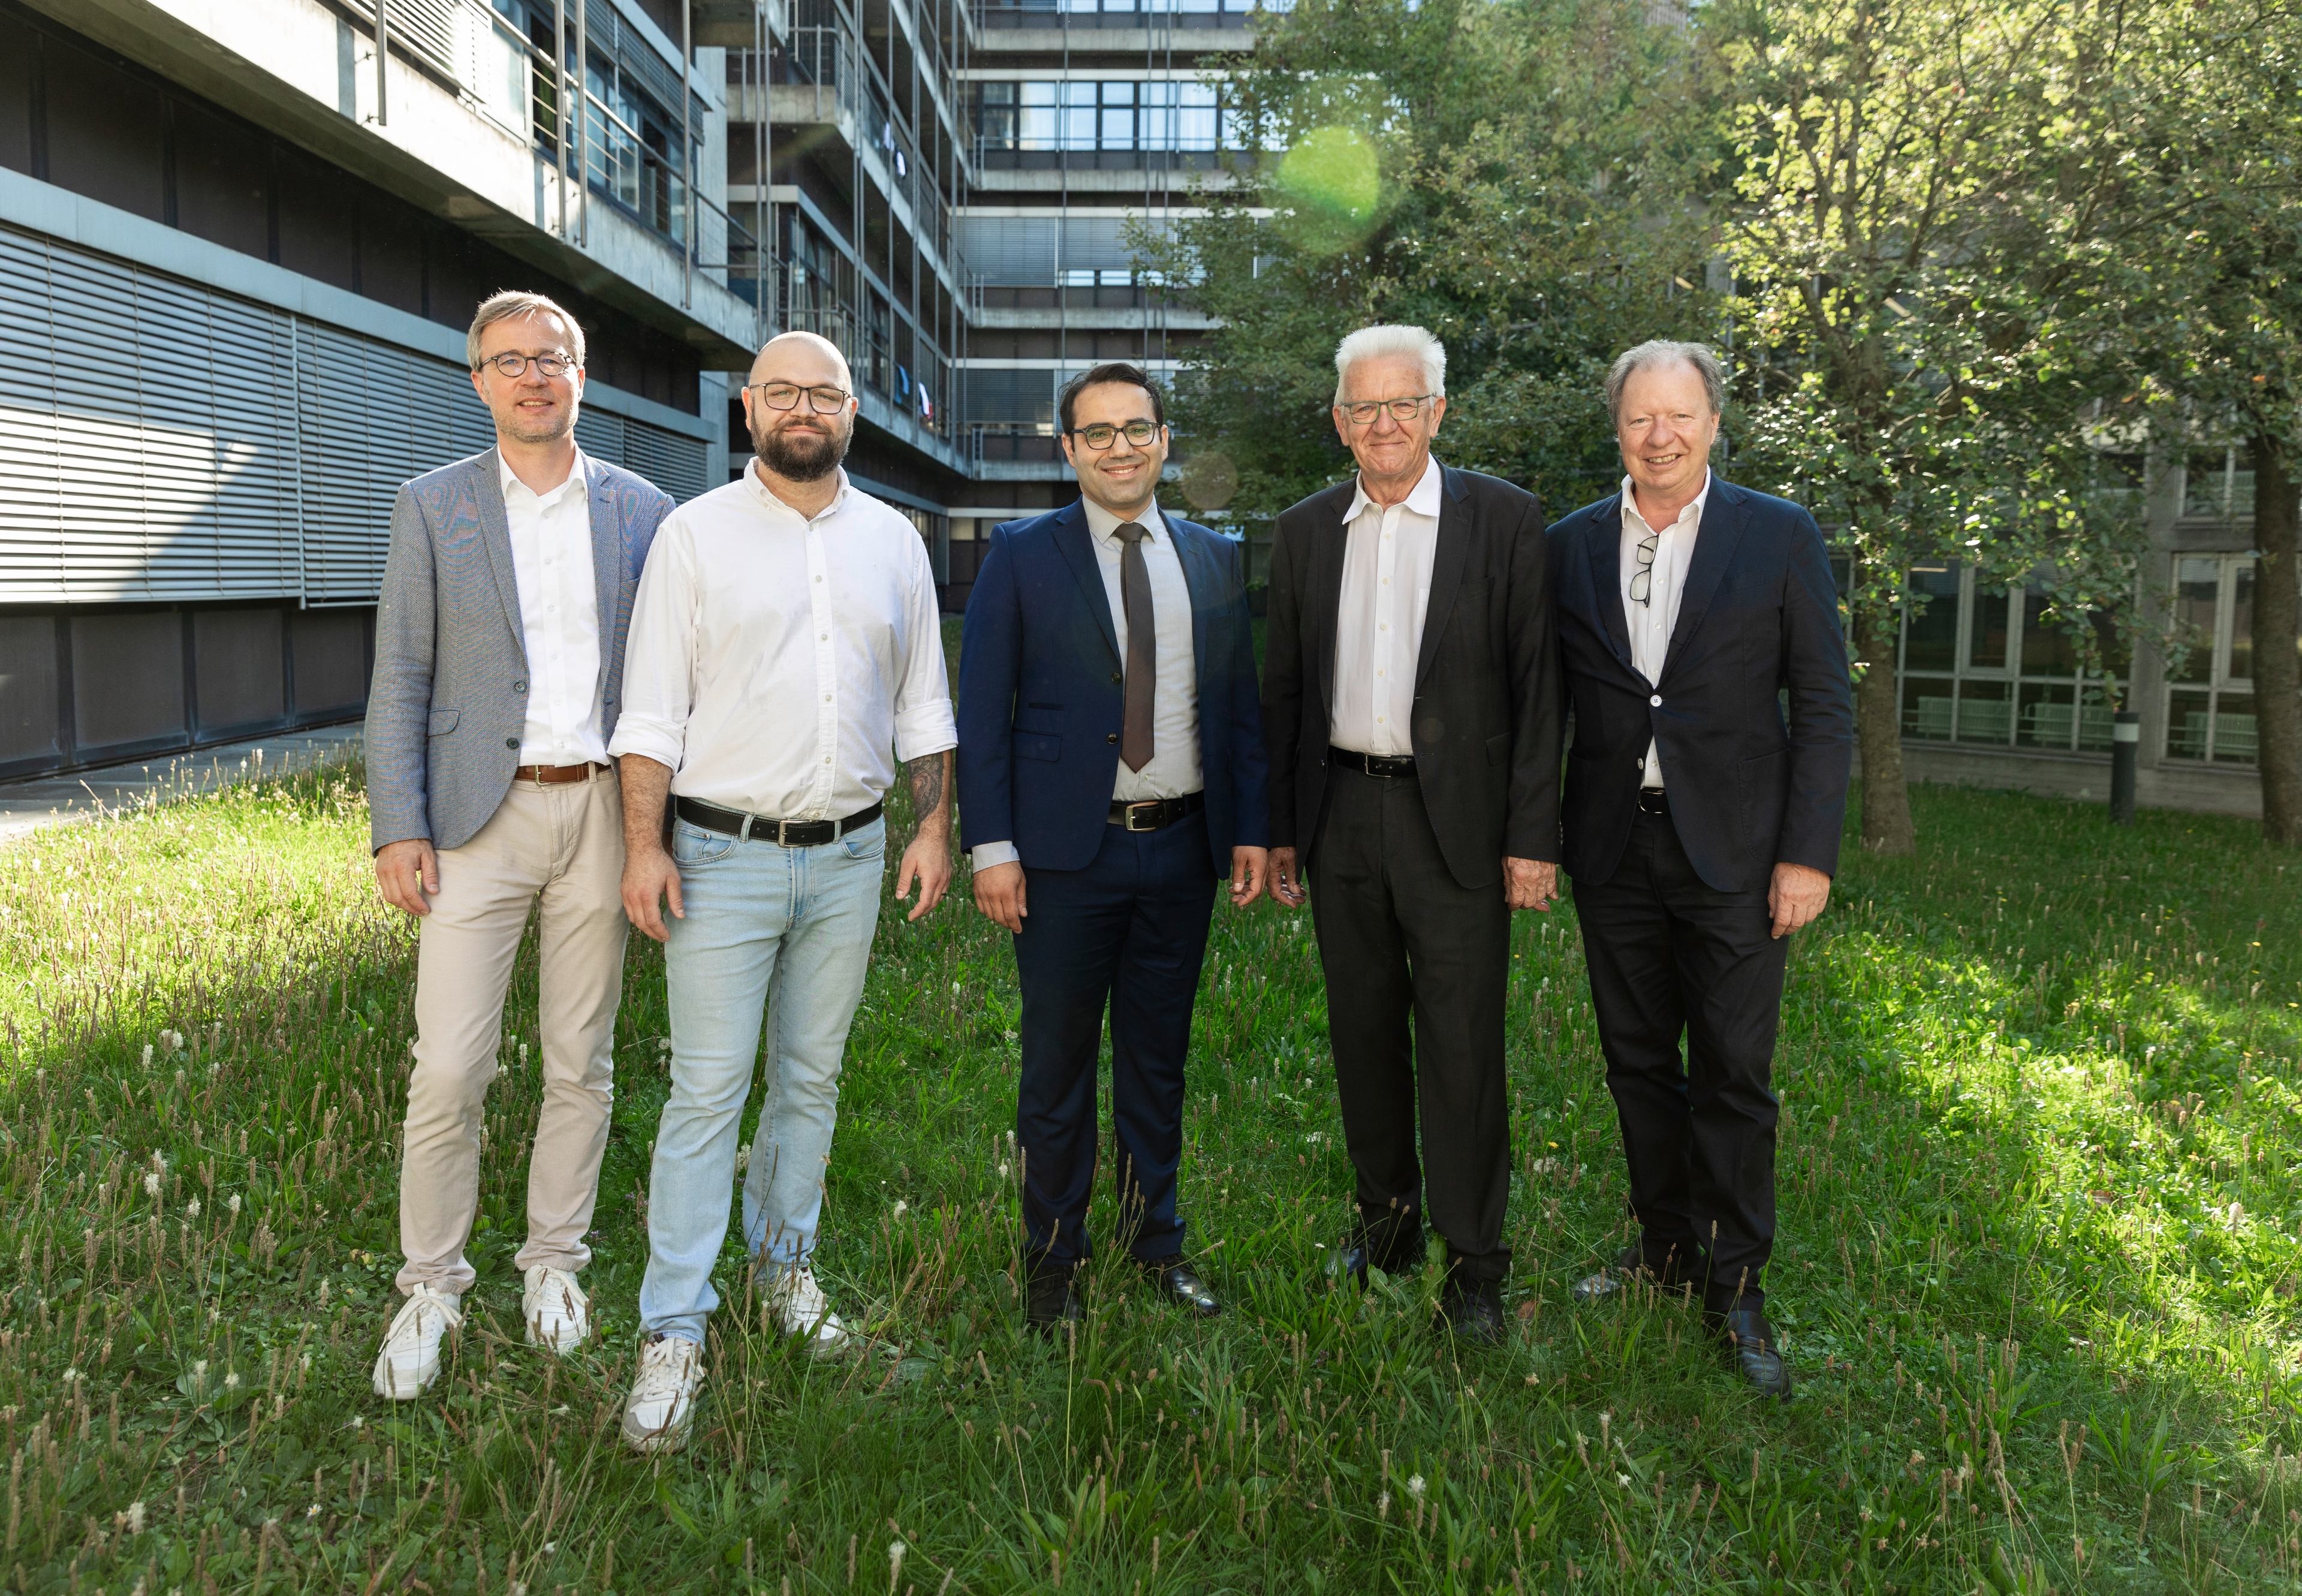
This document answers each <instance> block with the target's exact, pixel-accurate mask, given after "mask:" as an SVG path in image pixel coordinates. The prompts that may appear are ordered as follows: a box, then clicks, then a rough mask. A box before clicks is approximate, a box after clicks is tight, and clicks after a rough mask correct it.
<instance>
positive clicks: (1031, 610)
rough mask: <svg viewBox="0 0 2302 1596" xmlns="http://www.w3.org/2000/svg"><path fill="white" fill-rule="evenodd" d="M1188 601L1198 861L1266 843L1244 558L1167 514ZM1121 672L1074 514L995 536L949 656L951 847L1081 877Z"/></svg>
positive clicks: (1110, 779)
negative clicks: (952, 680)
mask: <svg viewBox="0 0 2302 1596" xmlns="http://www.w3.org/2000/svg"><path fill="white" fill-rule="evenodd" d="M1161 513H1162V516H1163V518H1164V520H1165V522H1166V524H1167V525H1168V527H1169V528H1170V529H1171V530H1172V533H1173V536H1174V540H1175V553H1176V555H1177V557H1178V558H1179V559H1180V561H1181V562H1182V567H1183V580H1184V583H1185V584H1186V585H1187V586H1189V589H1190V593H1191V645H1192V655H1193V658H1194V659H1195V660H1196V661H1197V668H1198V697H1199V705H1198V708H1199V769H1200V772H1201V775H1202V777H1204V780H1205V783H1206V818H1207V847H1208V853H1209V855H1210V858H1209V861H1208V862H1209V864H1210V865H1211V867H1212V868H1213V870H1214V874H1216V875H1218V876H1228V875H1230V874H1231V849H1232V848H1233V847H1235V846H1236V847H1249V848H1260V847H1264V846H1267V845H1268V844H1269V841H1270V818H1269V813H1268V800H1267V794H1266V783H1265V780H1264V752H1263V723H1262V718H1261V715H1260V713H1259V710H1258V709H1257V706H1256V680H1255V637H1254V633H1253V631H1252V627H1251V623H1250V621H1249V620H1248V612H1247V582H1246V572H1245V568H1244V562H1243V560H1242V559H1241V550H1240V547H1239V544H1238V543H1236V542H1232V541H1231V539H1229V538H1225V537H1219V536H1217V535H1216V534H1215V533H1212V532H1209V531H1208V530H1207V529H1206V527H1204V526H1199V525H1194V524H1193V523H1191V522H1189V521H1184V520H1180V519H1178V518H1177V517H1173V516H1171V515H1166V514H1165V512H1164V511H1162V512H1161ZM1124 665H1125V661H1124V660H1122V659H1121V658H1120V654H1119V629H1118V628H1117V627H1116V626H1113V623H1112V618H1111V598H1110V594H1109V592H1108V590H1106V589H1105V586H1104V584H1103V572H1102V570H1101V568H1100V567H1098V566H1097V565H1096V558H1095V544H1094V540H1093V537H1092V535H1091V534H1090V533H1088V525H1087V512H1086V511H1085V510H1083V509H1082V508H1080V506H1079V504H1078V503H1077V502H1073V503H1072V504H1071V505H1069V506H1067V507H1066V508H1063V509H1059V510H1054V511H1052V512H1050V513H1049V514H1047V515H1044V516H1037V517H1032V518H1031V519H1029V520H1028V521H1009V522H1005V523H1004V524H1003V525H998V526H996V527H994V528H992V531H991V544H990V547H989V548H988V549H987V550H986V551H985V553H984V557H983V564H982V566H981V567H980V568H979V570H978V571H977V572H976V576H975V588H974V591H973V592H971V593H970V594H969V596H968V601H967V624H966V627H965V629H964V630H963V631H962V633H961V634H960V651H959V819H960V831H961V841H962V844H963V845H965V846H967V847H970V848H972V847H975V846H977V845H978V844H982V843H996V842H1012V843H1013V844H1015V849H1016V852H1017V853H1019V854H1021V857H1022V861H1023V868H1024V869H1026V870H1032V869H1046V870H1079V869H1086V868H1087V867H1088V864H1089V863H1090V862H1092V861H1093V860H1094V858H1095V855H1096V850H1097V849H1099V848H1101V847H1102V846H1103V836H1104V827H1105V826H1107V825H1108V824H1109V823H1110V815H1111V790H1112V786H1113V784H1114V783H1115V782H1116V780H1117V779H1118V775H1119V732H1120V723H1121V720H1122V717H1123V714H1124V710H1125V705H1124V703H1123V701H1122V693H1121V686H1122V674H1123V668H1124Z"/></svg>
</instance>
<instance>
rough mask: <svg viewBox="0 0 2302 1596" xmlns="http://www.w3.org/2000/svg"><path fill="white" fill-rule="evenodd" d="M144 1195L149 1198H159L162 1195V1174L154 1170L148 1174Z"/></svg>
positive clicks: (145, 1180)
mask: <svg viewBox="0 0 2302 1596" xmlns="http://www.w3.org/2000/svg"><path fill="white" fill-rule="evenodd" d="M144 1195H145V1196H147V1197H158V1196H159V1195H160V1172H159V1171H158V1170H152V1171H149V1172H147V1173H146V1175H145V1177H144Z"/></svg>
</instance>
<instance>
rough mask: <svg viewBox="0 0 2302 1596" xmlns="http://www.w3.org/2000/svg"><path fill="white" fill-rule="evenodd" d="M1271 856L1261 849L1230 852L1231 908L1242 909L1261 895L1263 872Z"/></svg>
mask: <svg viewBox="0 0 2302 1596" xmlns="http://www.w3.org/2000/svg"><path fill="white" fill-rule="evenodd" d="M1270 860H1271V855H1270V853H1268V852H1267V851H1266V850H1264V849H1262V848H1233V849H1232V850H1231V907H1232V908H1234V909H1244V908H1246V907H1247V906H1248V904H1249V903H1254V902H1255V900H1256V899H1257V898H1259V897H1261V896H1262V895H1263V886H1264V872H1265V871H1266V870H1267V869H1269V866H1270Z"/></svg>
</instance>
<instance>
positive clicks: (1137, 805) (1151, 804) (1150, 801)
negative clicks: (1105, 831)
mask: <svg viewBox="0 0 2302 1596" xmlns="http://www.w3.org/2000/svg"><path fill="white" fill-rule="evenodd" d="M1161 802H1162V801H1161V800H1159V799H1156V798H1145V799H1140V800H1138V801H1137V802H1133V803H1130V804H1129V805H1128V806H1127V815H1126V818H1125V819H1122V820H1121V821H1120V824H1121V825H1122V826H1123V827H1126V828H1127V829H1128V830H1130V831H1156V830H1158V829H1159V827H1158V826H1157V824H1156V823H1153V824H1152V825H1149V826H1138V825H1137V824H1136V823H1135V811H1137V810H1138V809H1147V810H1152V811H1156V810H1157V809H1158V808H1159V806H1160V803H1161Z"/></svg>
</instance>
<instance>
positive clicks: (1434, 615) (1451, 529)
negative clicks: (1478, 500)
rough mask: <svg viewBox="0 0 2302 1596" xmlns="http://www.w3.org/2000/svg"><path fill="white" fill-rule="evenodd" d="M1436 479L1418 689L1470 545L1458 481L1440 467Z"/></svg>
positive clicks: (1417, 655) (1417, 658)
mask: <svg viewBox="0 0 2302 1596" xmlns="http://www.w3.org/2000/svg"><path fill="white" fill-rule="evenodd" d="M1439 480H1440V491H1439V530H1438V533H1436V535H1435V537H1434V540H1433V542H1432V548H1431V598H1430V601H1429V602H1428V603H1427V604H1425V605H1424V610H1423V643H1422V646H1421V647H1420V648H1418V649H1416V653H1415V685H1416V687H1417V688H1420V687H1421V686H1422V685H1423V678H1424V676H1427V675H1429V674H1430V671H1431V661H1432V660H1433V659H1437V658H1438V656H1439V636H1440V634H1441V633H1442V632H1444V631H1446V629H1447V617H1448V615H1449V612H1450V611H1452V610H1453V609H1454V608H1455V592H1456V590H1457V589H1458V588H1460V587H1461V586H1462V585H1463V562H1464V560H1465V559H1466V558H1467V557H1468V553H1469V549H1470V542H1471V531H1470V528H1469V526H1468V525H1466V521H1467V520H1468V519H1469V512H1468V511H1467V510H1466V508H1464V504H1463V490H1462V484H1461V481H1460V479H1459V478H1458V476H1457V475H1456V473H1454V472H1452V471H1450V470H1449V469H1448V468H1447V467H1446V466H1441V467H1440V468H1439Z"/></svg>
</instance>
